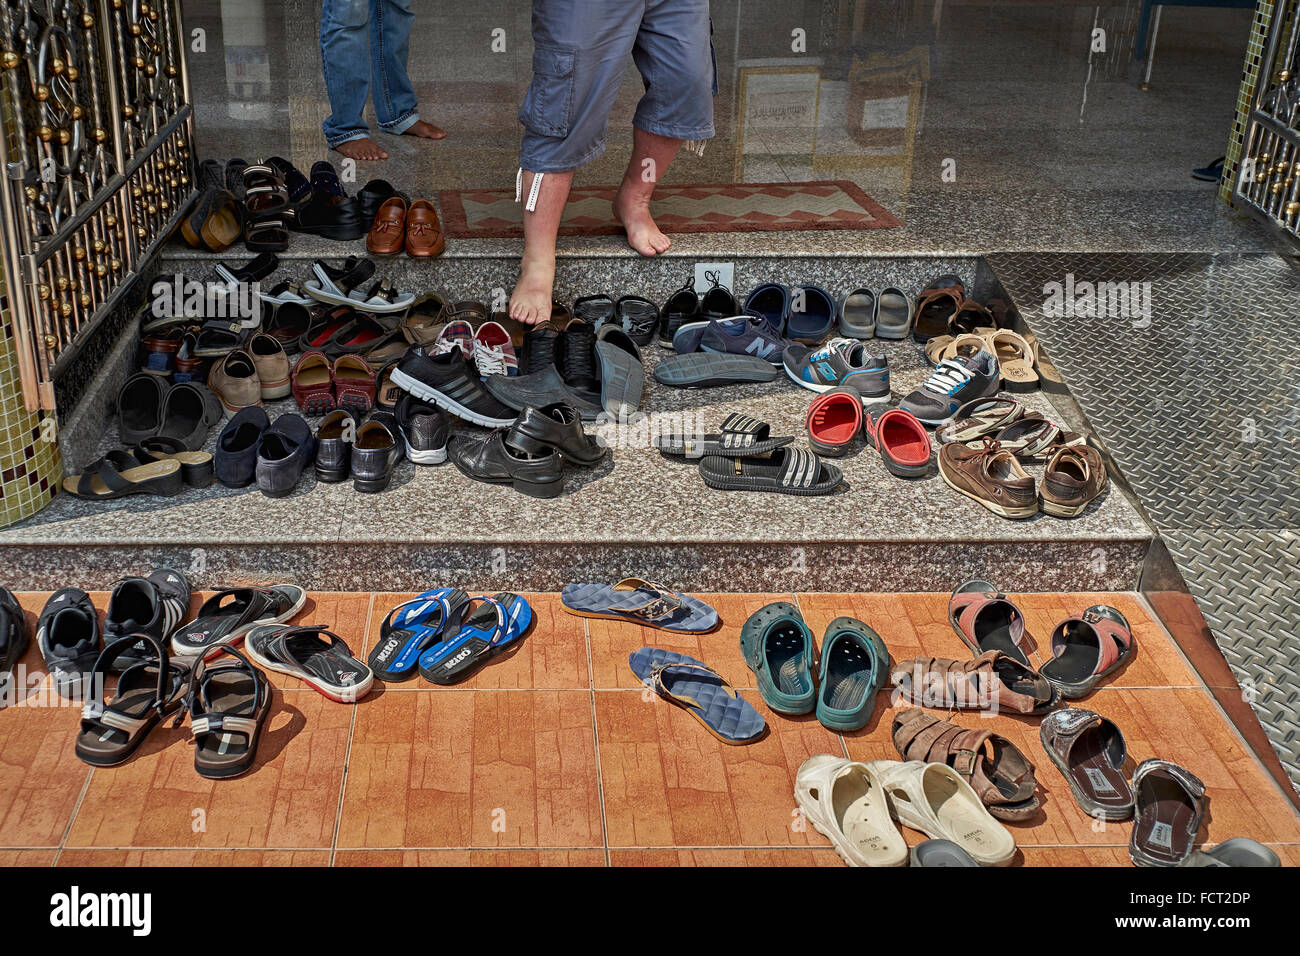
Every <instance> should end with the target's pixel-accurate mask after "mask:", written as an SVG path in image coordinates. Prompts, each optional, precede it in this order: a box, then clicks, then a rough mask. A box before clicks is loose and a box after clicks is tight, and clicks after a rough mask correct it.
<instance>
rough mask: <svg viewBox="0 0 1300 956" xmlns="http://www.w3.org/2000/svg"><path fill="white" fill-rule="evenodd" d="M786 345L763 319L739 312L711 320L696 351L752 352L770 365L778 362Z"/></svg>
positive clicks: (745, 353) (730, 353)
mask: <svg viewBox="0 0 1300 956" xmlns="http://www.w3.org/2000/svg"><path fill="white" fill-rule="evenodd" d="M789 344H790V343H789V342H787V341H786V340H785V339H783V338H781V336H779V335H777V334H775V333H774V332H773V331H772V329H771V327H770V326H769V325H768V324H767V323H766V322H764V321H763V320H762V319H759V318H756V317H754V316H750V315H738V316H736V317H734V318H730V319H721V320H715V321H713V322H710V323H709V324H708V326H707V327H706V328H705V329H704V331H703V333H702V334H701V335H700V341H699V345H698V351H701V352H716V353H721V354H724V355H753V356H755V357H756V358H761V359H763V360H764V361H767V362H771V363H772V364H773V365H780V364H781V353H782V352H784V351H785V349H786V346H788V345H789Z"/></svg>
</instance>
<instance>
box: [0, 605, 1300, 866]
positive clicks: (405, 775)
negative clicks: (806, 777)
mask: <svg viewBox="0 0 1300 956" xmlns="http://www.w3.org/2000/svg"><path fill="white" fill-rule="evenodd" d="M92 596H93V597H94V599H95V603H96V605H97V606H98V607H100V608H101V610H102V608H103V606H104V603H105V601H106V595H103V594H96V595H92ZM408 596H409V595H391V594H375V595H371V594H318V595H314V596H313V604H314V607H313V606H312V604H309V605H308V607H307V608H306V609H305V611H304V612H303V615H302V616H300V618H299V620H300V621H310V622H312V623H317V624H322V625H325V626H327V627H329V628H330V629H331V630H333V631H335V632H337V633H338V634H340V635H341V636H343V637H344V638H345V639H346V640H347V641H348V642H349V643H350V644H351V645H352V648H353V650H354V652H356V653H357V656H359V657H363V658H364V656H365V653H366V651H367V650H368V648H369V646H370V644H371V643H372V642H373V641H374V640H375V638H376V636H377V634H378V630H379V625H380V622H381V620H382V619H383V616H384V614H385V613H386V612H387V610H388V609H389V608H390V607H392V606H393V605H394V604H395V603H396V602H397V601H398V600H400V599H401V598H403V597H408ZM45 597H46V595H43V594H23V595H19V599H20V601H21V603H22V604H23V607H24V608H25V609H26V610H27V613H28V617H29V621H28V625H29V627H34V625H35V617H36V615H37V614H38V613H39V611H40V609H41V607H42V606H43V604H44V601H45ZM528 597H529V600H530V601H531V602H532V604H533V607H534V610H535V612H536V617H537V622H536V624H535V626H534V628H533V630H532V631H531V632H530V633H529V634H528V636H527V637H526V638H525V639H524V640H523V641H522V643H521V644H520V645H519V646H518V648H517V650H516V651H515V652H514V653H512V654H510V655H509V656H506V657H503V658H501V659H498V660H497V661H495V662H493V663H492V664H490V665H488V666H487V667H486V668H484V669H483V670H481V671H480V672H479V673H478V674H476V675H475V676H474V677H472V678H471V679H470V680H468V681H467V682H465V683H464V684H462V685H459V686H458V687H457V688H455V689H445V688H434V687H432V686H430V685H429V684H426V683H424V682H423V681H421V680H420V679H418V678H417V679H416V680H413V681H410V682H407V683H403V684H397V685H395V686H391V687H385V686H382V685H381V684H380V683H379V682H376V685H375V689H374V690H373V691H372V692H371V693H370V695H369V696H368V697H367V698H366V699H364V700H363V701H362V702H361V703H360V704H358V705H356V706H347V705H340V704H336V703H332V702H330V701H328V700H326V699H325V698H324V697H322V696H320V695H319V694H317V693H315V692H314V691H312V690H310V689H307V688H305V687H304V686H303V685H302V684H300V683H299V682H297V681H295V680H292V679H290V678H285V677H282V676H280V675H275V674H272V675H270V678H271V681H272V683H273V684H274V685H275V686H276V688H277V691H276V694H275V700H274V704H273V710H272V715H271V719H270V722H269V723H268V725H267V729H266V731H265V732H264V734H263V736H262V741H261V746H260V749H259V754H258V760H257V765H256V767H255V769H254V770H253V772H251V773H249V774H247V775H245V776H244V777H241V778H238V779H235V780H228V781H211V780H206V779H204V778H202V777H200V776H198V775H197V774H196V773H195V772H194V769H193V756H192V753H191V750H190V747H189V743H188V741H189V739H190V738H189V729H188V724H187V725H184V726H182V727H181V728H180V729H172V728H171V726H170V723H168V725H167V726H166V727H165V728H163V729H159V730H155V731H154V733H153V734H152V735H151V737H150V738H149V739H148V741H146V743H145V745H144V746H143V747H142V748H141V749H140V751H139V752H138V753H137V754H136V755H135V756H134V757H133V758H132V759H131V760H129V761H128V762H127V763H125V764H123V765H121V766H119V767H114V768H106V769H91V768H90V767H88V766H86V765H85V764H83V763H82V762H81V761H80V760H78V759H77V757H76V756H75V754H74V753H73V748H72V741H73V735H74V733H75V731H76V727H77V722H78V718H79V711H78V710H77V709H76V708H72V707H49V706H46V707H35V706H27V705H24V704H19V705H16V706H11V707H9V708H7V709H5V710H3V711H0V864H4V865H39V866H46V865H51V864H63V865H130V866H134V865H153V864H158V865H192V864H199V865H225V864H242V865H262V866H272V865H292V866H302V865H327V864H333V865H354V866H365V865H374V864H381V865H388V864H407V865H486V866H496V865H525V866H527V865H606V864H613V865H678V866H680V865H717V864H721V865H736V864H747V865H761V866H784V865H800V866H802V865H826V866H838V865H840V861H839V859H838V857H836V855H835V853H834V852H833V851H831V850H830V849H829V846H828V844H827V843H826V841H825V840H824V839H823V838H822V837H821V836H820V835H818V834H817V833H816V832H815V831H813V830H812V828H811V827H807V828H805V827H804V826H802V825H801V822H800V819H799V817H798V815H797V813H796V812H795V803H794V798H793V782H794V775H795V771H796V770H797V769H798V767H799V765H800V764H801V763H802V762H803V761H804V760H805V759H806V758H807V757H809V756H810V755H812V754H816V753H835V754H847V755H848V756H850V757H853V758H857V759H863V760H872V759H880V758H890V759H897V755H896V754H895V752H894V749H893V745H892V743H891V742H890V739H889V724H890V719H891V715H892V708H891V707H890V706H889V701H888V695H887V694H882V696H881V698H880V701H879V705H878V707H877V710H876V714H875V716H874V717H873V719H872V722H871V723H870V724H869V725H868V726H867V727H866V728H865V729H863V730H861V731H859V732H857V733H852V734H835V733H832V732H830V731H828V730H826V729H825V728H823V727H822V726H821V725H820V724H819V723H817V721H816V720H815V719H813V718H811V717H807V718H799V719H790V718H785V717H780V716H776V715H774V714H772V713H771V712H770V711H769V710H767V708H766V707H765V705H764V704H763V702H762V700H761V699H760V698H759V696H758V693H757V691H755V690H753V687H754V684H753V675H752V674H751V673H750V672H749V670H748V669H747V668H746V667H745V665H744V663H743V662H742V659H741V656H740V650H739V647H738V644H737V638H738V635H739V630H740V626H741V625H742V624H743V623H744V621H745V618H746V617H747V616H748V615H749V614H751V613H752V612H753V611H755V610H757V609H758V608H760V607H762V606H763V605H764V604H767V603H769V602H771V601H774V600H792V599H793V600H796V601H797V602H798V604H799V606H800V607H801V608H802V610H803V613H804V616H805V618H806V619H807V621H808V624H809V626H810V627H811V628H812V630H813V633H814V635H816V636H817V637H818V638H820V635H821V632H822V631H823V630H824V629H825V627H826V625H827V623H829V621H830V620H831V619H832V618H834V617H837V616H839V615H841V614H850V615H852V616H855V617H858V618H860V619H862V620H864V621H866V622H868V623H869V624H871V625H872V626H873V627H874V628H876V630H877V631H878V632H879V633H880V634H881V636H882V637H883V638H884V639H885V642H886V644H887V645H888V646H889V649H890V652H891V654H892V655H893V656H894V658H895V659H904V658H908V657H914V656H917V655H920V654H925V655H934V656H940V657H955V658H958V659H964V658H966V657H967V656H968V652H967V651H966V649H965V647H964V646H963V645H962V643H961V642H960V641H959V640H958V638H957V637H956V636H955V635H954V634H953V633H952V631H951V629H950V628H949V626H948V624H947V620H946V606H947V595H945V594H902V595H899V594H800V595H797V596H792V595H788V594H777V595H763V594H726V595H701V597H704V598H705V599H706V600H708V601H710V603H712V604H713V605H714V606H715V607H716V608H717V609H718V611H719V612H720V614H721V617H722V620H723V622H724V625H723V627H722V628H721V629H720V630H718V631H716V632H714V633H713V634H709V635H705V636H702V637H683V636H679V635H673V634H669V633H666V632H663V631H653V630H650V629H647V628H642V627H639V626H636V625H632V624H627V623H622V622H611V621H597V620H584V619H580V618H576V617H573V616H571V615H568V614H566V613H565V612H564V611H563V609H562V608H561V605H560V601H559V598H558V596H557V595H554V594H542V595H529V596H528ZM1015 600H1016V601H1017V602H1018V603H1019V604H1020V606H1021V607H1022V608H1023V609H1024V611H1025V614H1026V618H1027V620H1028V624H1029V629H1030V632H1031V633H1032V634H1034V635H1036V636H1037V637H1038V639H1039V640H1040V641H1041V642H1044V643H1045V642H1046V639H1047V637H1048V635H1049V634H1050V632H1051V629H1052V627H1053V625H1054V624H1055V623H1056V622H1057V621H1058V620H1060V619H1061V618H1062V617H1064V616H1066V615H1067V614H1069V613H1072V612H1074V611H1078V610H1082V609H1083V608H1085V607H1087V606H1088V605H1091V604H1094V603H1108V604H1113V605H1114V606H1116V607H1118V608H1119V609H1120V610H1121V611H1122V612H1123V613H1124V614H1125V615H1126V616H1127V617H1128V619H1129V621H1130V622H1131V623H1132V624H1133V627H1134V632H1135V635H1136V637H1137V651H1136V654H1135V655H1134V657H1133V659H1132V660H1131V661H1130V662H1129V664H1128V665H1127V666H1126V667H1125V668H1124V669H1123V670H1122V671H1120V672H1119V673H1118V674H1117V675H1116V676H1115V678H1114V679H1113V680H1111V681H1110V682H1109V683H1108V684H1107V685H1106V686H1105V687H1103V688H1101V689H1099V690H1098V691H1096V692H1094V693H1093V694H1092V695H1091V696H1090V697H1089V698H1088V699H1086V700H1085V701H1083V702H1082V706H1086V707H1090V708H1092V709H1095V710H1097V711H1099V712H1100V713H1102V714H1104V715H1106V716H1108V717H1110V718H1111V719H1113V720H1115V721H1116V722H1117V723H1118V724H1119V725H1120V727H1121V728H1122V729H1123V731H1124V733H1125V735H1126V737H1127V739H1128V745H1129V752H1130V755H1131V757H1132V759H1133V760H1134V761H1140V760H1143V759H1145V758H1146V757H1151V756H1160V757H1165V758H1168V759H1170V760H1174V761H1176V762H1177V763H1180V764H1183V765H1184V766H1186V767H1188V768H1189V769H1191V770H1192V771H1193V772H1194V773H1196V774H1197V775H1198V776H1199V777H1200V778H1201V779H1202V780H1203V781H1204V782H1205V784H1206V787H1207V790H1208V793H1209V795H1210V798H1211V801H1210V819H1209V822H1208V825H1207V827H1206V828H1205V830H1204V831H1203V832H1202V835H1201V838H1202V839H1203V840H1204V842H1206V843H1207V844H1213V843H1217V842H1219V841H1221V840H1224V839H1227V838H1228V837H1233V836H1250V837H1254V838H1255V839H1257V840H1260V841H1261V842H1264V843H1267V844H1270V845H1272V846H1274V847H1275V848H1276V849H1277V851H1278V853H1279V855H1281V857H1282V859H1283V862H1284V864H1286V865H1297V864H1300V815H1298V814H1297V813H1296V812H1295V810H1294V809H1293V808H1292V806H1291V804H1290V803H1289V802H1288V801H1287V800H1286V799H1285V798H1284V797H1283V796H1282V794H1281V793H1280V791H1279V790H1278V789H1277V786H1276V784H1275V783H1274V782H1273V780H1272V779H1271V778H1270V777H1269V776H1268V774H1267V773H1266V772H1265V771H1264V769H1263V768H1262V767H1261V765H1260V764H1259V762H1258V761H1257V760H1256V759H1255V757H1254V756H1253V755H1252V754H1251V753H1250V752H1249V751H1248V750H1247V749H1246V747H1245V745H1244V744H1243V743H1242V740H1241V738H1240V737H1239V735H1238V734H1237V732H1236V730H1235V729H1234V728H1233V727H1232V726H1231V725H1230V724H1229V723H1228V722H1227V720H1226V719H1225V718H1224V716H1223V714H1222V713H1221V711H1220V710H1219V709H1218V707H1217V705H1216V704H1215V702H1214V700H1213V698H1212V696H1211V694H1210V692H1209V690H1208V689H1207V687H1206V686H1205V685H1204V684H1202V683H1201V682H1200V681H1199V679H1198V678H1197V676H1196V674H1195V673H1194V672H1193V671H1192V669H1191V668H1190V667H1189V665H1188V664H1187V662H1186V660H1185V659H1184V658H1183V656H1182V654H1181V653H1180V651H1179V650H1178V648H1177V647H1176V646H1175V645H1174V644H1173V642H1172V641H1171V640H1170V638H1169V636H1168V635H1167V634H1166V633H1165V632H1164V630H1163V629H1162V628H1161V626H1160V625H1159V624H1158V623H1156V622H1155V621H1154V620H1153V619H1152V615H1151V613H1150V611H1149V609H1148V608H1147V607H1146V605H1145V604H1144V603H1143V601H1142V599H1141V598H1140V597H1138V596H1137V595H1133V594H1032V595H1020V596H1016V597H1015ZM199 601H200V597H199V596H197V595H196V597H195V608H197V606H198V603H199ZM644 644H653V645H656V646H661V647H667V648H670V649H673V650H678V651H682V652H685V653H688V654H691V655H693V656H695V657H698V658H700V659H702V660H704V661H706V662H708V663H709V664H711V665H712V666H713V667H715V668H716V669H717V670H718V671H719V672H720V673H722V674H723V675H724V676H725V677H727V679H728V680H730V681H731V682H732V683H733V684H734V685H735V686H736V688H737V689H738V690H740V691H741V692H742V693H743V694H744V696H745V697H746V698H747V699H748V700H749V701H750V702H751V703H753V704H754V705H755V706H756V707H758V708H759V710H760V711H762V712H763V713H764V716H765V717H767V719H768V722H769V724H770V727H771V731H772V732H771V733H770V734H769V735H768V736H767V737H766V738H764V739H763V740H761V741H760V742H759V743H757V744H754V745H751V746H746V747H728V746H725V745H723V744H721V743H720V742H718V741H717V740H715V739H714V738H713V737H712V736H710V735H709V734H707V733H705V732H704V731H703V730H702V729H701V728H700V727H699V726H698V725H697V724H696V723H695V722H694V721H693V720H691V719H690V718H689V717H688V716H687V715H685V714H684V713H682V712H681V711H680V710H678V709H677V708H675V707H672V706H670V705H668V704H667V703H665V702H663V701H661V700H658V699H656V698H654V696H653V695H648V694H646V693H644V692H643V688H641V687H640V685H639V684H638V682H637V680H636V678H635V677H634V676H633V675H632V673H631V671H630V670H629V669H628V666H627V657H628V654H629V653H631V652H632V651H633V650H634V649H636V648H637V647H640V646H642V645H644ZM1037 656H1038V659H1039V661H1040V662H1041V659H1042V656H1041V651H1040V652H1039V653H1038V655H1037ZM24 664H25V665H26V668H27V671H28V672H29V673H36V672H39V671H41V670H43V668H42V664H41V659H40V656H39V653H38V652H37V650H36V649H35V647H33V648H32V650H30V651H29V652H28V654H27V656H26V658H25V660H24ZM33 699H34V700H35V699H39V696H38V697H34V698H33ZM954 716H955V718H956V720H957V721H958V722H959V723H963V724H965V725H966V726H978V725H980V722H981V721H983V720H988V726H989V727H990V728H991V729H993V730H994V731H996V732H997V733H1000V734H1003V735H1004V736H1006V737H1009V738H1010V739H1011V740H1012V741H1014V742H1015V743H1016V744H1017V746H1019V747H1020V748H1021V749H1022V750H1024V751H1025V753H1026V754H1027V755H1028V756H1029V758H1030V759H1031V760H1032V761H1034V763H1035V764H1036V765H1037V767H1038V779H1039V782H1040V784H1041V785H1042V789H1043V791H1044V803H1045V810H1044V812H1043V813H1042V814H1041V815H1040V816H1039V818H1038V819H1037V820H1036V821H1034V822H1033V823H1031V824H1030V825H1027V826H1014V825H1013V826H1010V829H1011V831H1012V833H1013V835H1014V836H1015V838H1016V842H1017V844H1018V845H1019V846H1020V847H1021V850H1020V852H1019V853H1018V854H1017V857H1016V860H1015V862H1016V863H1017V864H1023V865H1029V866H1053V865H1057V866H1060V865H1089V864H1091V865H1128V855H1127V852H1126V846H1127V841H1128V832H1129V826H1128V824H1126V823H1118V824H1116V823H1111V824H1108V825H1105V826H1103V825H1102V824H1100V823H1097V822H1095V821H1093V820H1092V819H1091V818H1089V817H1088V816H1086V815H1085V814H1084V813H1083V811H1082V810H1080V809H1079V808H1078V807H1077V806H1076V805H1075V803H1074V801H1073V800H1072V799H1071V798H1070V794H1069V791H1068V789H1067V788H1066V786H1065V784H1064V782H1063V780H1062V779H1061V777H1060V775H1059V774H1058V773H1057V771H1056V769H1055V768H1054V767H1053V766H1052V764H1051V763H1050V762H1049V761H1048V760H1047V759H1046V757H1045V756H1044V755H1043V753H1042V750H1041V747H1040V745H1039V742H1038V731H1037V724H1038V721H1037V719H1035V718H1021V717H1015V716H1005V715H999V716H997V717H993V718H982V717H980V716H978V715H977V714H974V713H971V712H967V713H964V714H960V715H954ZM904 833H905V835H906V836H907V838H908V840H909V842H917V841H919V840H920V839H923V837H922V836H921V835H920V834H917V833H914V832H912V831H910V830H904Z"/></svg>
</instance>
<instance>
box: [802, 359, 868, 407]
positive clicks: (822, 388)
mask: <svg viewBox="0 0 1300 956" xmlns="http://www.w3.org/2000/svg"><path fill="white" fill-rule="evenodd" d="M781 367H782V368H783V369H785V374H786V377H787V378H789V379H790V381H792V382H794V383H795V384H796V385H798V386H799V387H801V388H806V389H808V391H810V392H818V393H820V394H824V393H826V392H830V391H833V390H834V389H837V388H844V387H845V385H844V383H843V382H840V383H838V384H835V385H817V384H814V383H813V382H805V381H804V380H803V379H801V378H799V377H798V376H797V375H795V374H794V372H793V371H791V370H790V366H788V365H786V364H785V363H782V364H781ZM849 385H850V386H851V387H852V388H855V389H856V388H857V386H856V385H853V384H852V383H851V382H850V383H849ZM858 394H859V395H861V396H862V404H863V405H866V404H867V403H868V402H870V403H871V404H873V405H878V404H880V403H881V402H888V401H889V399H890V397H891V395H892V393H891V392H890V391H889V389H886V390H885V391H883V392H875V393H874V394H868V393H866V392H863V391H859V392H858Z"/></svg>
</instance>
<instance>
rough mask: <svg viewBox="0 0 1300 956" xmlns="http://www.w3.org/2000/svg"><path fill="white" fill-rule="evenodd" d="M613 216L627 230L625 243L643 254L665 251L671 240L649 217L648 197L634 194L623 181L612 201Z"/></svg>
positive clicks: (650, 254) (648, 254)
mask: <svg viewBox="0 0 1300 956" xmlns="http://www.w3.org/2000/svg"><path fill="white" fill-rule="evenodd" d="M612 205H613V207H614V218H615V219H616V220H618V223H619V225H621V226H622V227H623V228H624V229H626V230H627V244H628V245H629V246H631V247H632V248H633V249H635V250H636V251H637V252H639V253H641V255H643V256H657V255H659V254H660V253H663V252H667V251H668V247H669V246H671V245H672V240H671V239H669V238H668V237H667V236H665V235H664V234H663V233H662V232H660V231H659V227H658V226H656V225H655V221H654V220H653V219H652V218H650V199H649V197H645V198H642V197H640V196H636V195H634V194H633V193H632V191H631V190H629V189H628V188H627V184H626V183H624V184H623V185H622V186H620V187H619V188H618V195H616V196H615V197H614V202H613V203H612Z"/></svg>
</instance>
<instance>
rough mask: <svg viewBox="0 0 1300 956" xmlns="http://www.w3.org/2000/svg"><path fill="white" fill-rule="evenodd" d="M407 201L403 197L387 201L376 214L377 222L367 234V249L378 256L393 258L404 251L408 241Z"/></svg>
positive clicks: (395, 197)
mask: <svg viewBox="0 0 1300 956" xmlns="http://www.w3.org/2000/svg"><path fill="white" fill-rule="evenodd" d="M406 219H407V210H406V200H405V199H403V198H402V197H401V196H394V197H393V198H392V199H387V200H385V201H384V204H383V205H382V206H380V207H379V212H377V213H375V221H374V223H373V224H371V226H370V232H368V233H367V234H366V249H368V250H369V251H370V252H371V253H372V254H374V255H376V256H392V255H396V254H397V253H399V252H401V251H402V245H403V243H404V242H405V241H406Z"/></svg>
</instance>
